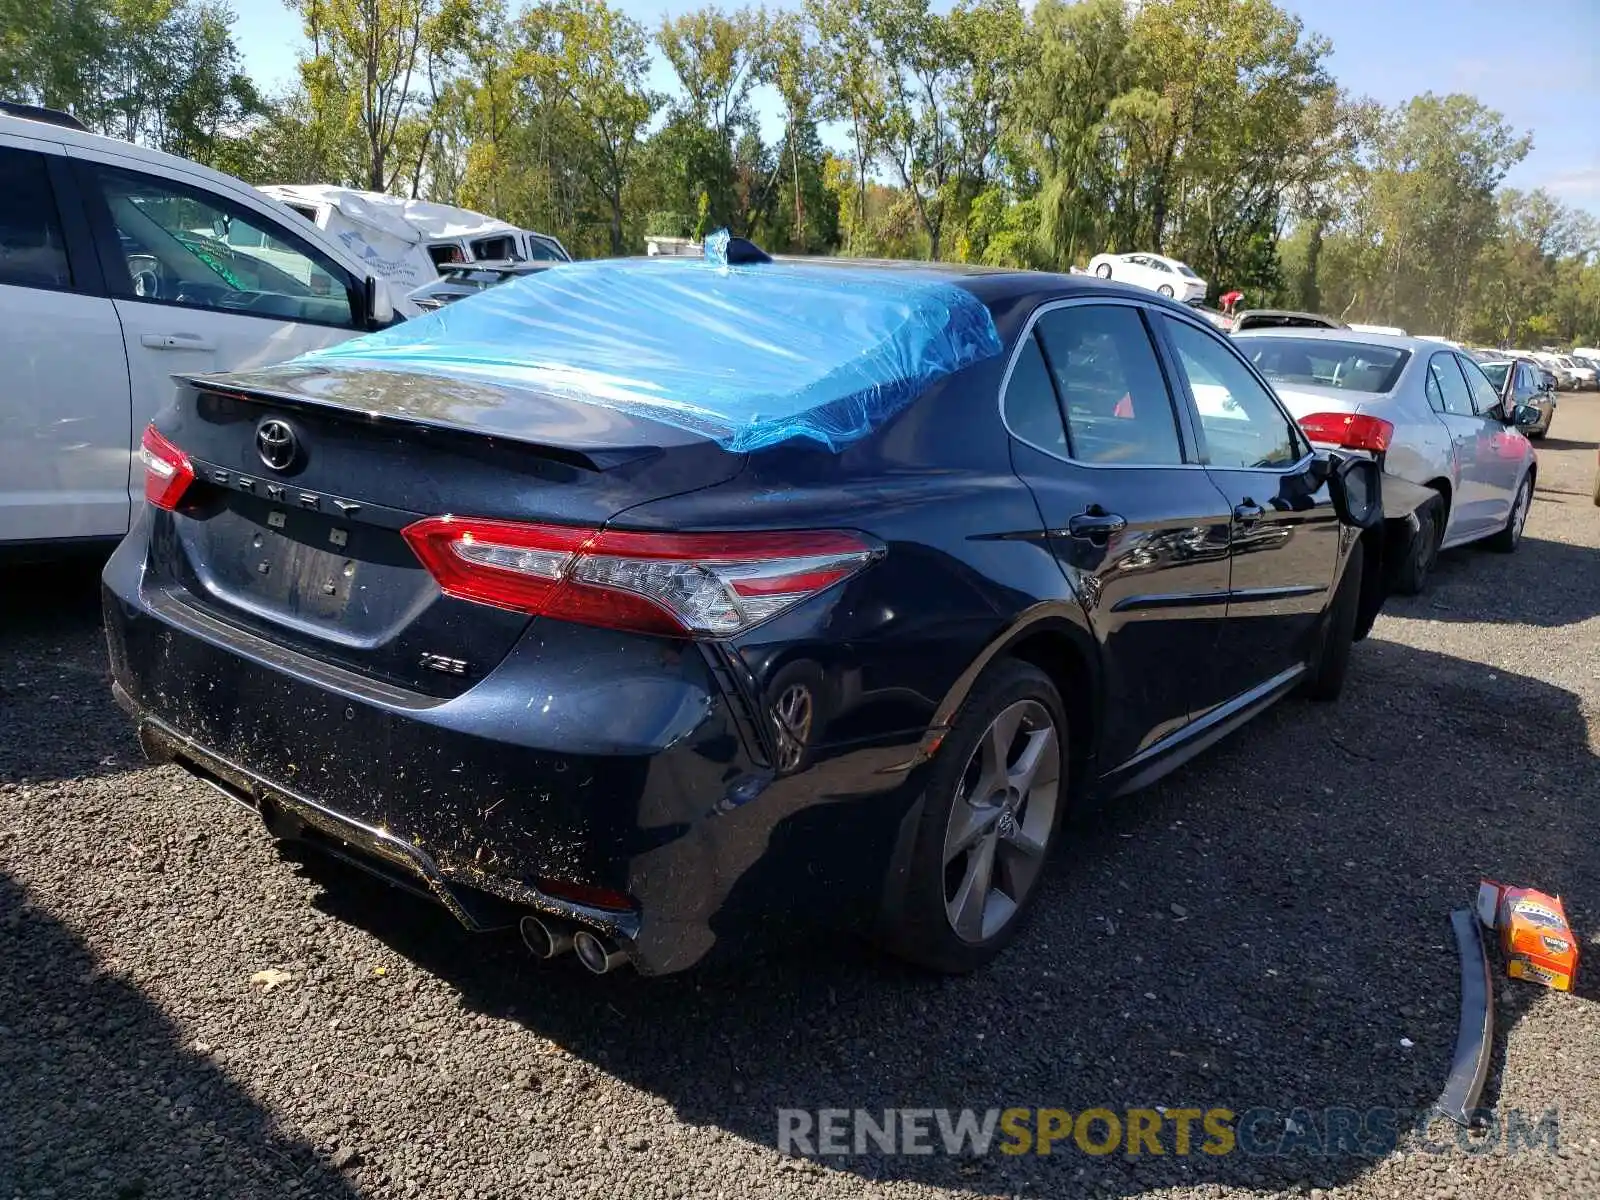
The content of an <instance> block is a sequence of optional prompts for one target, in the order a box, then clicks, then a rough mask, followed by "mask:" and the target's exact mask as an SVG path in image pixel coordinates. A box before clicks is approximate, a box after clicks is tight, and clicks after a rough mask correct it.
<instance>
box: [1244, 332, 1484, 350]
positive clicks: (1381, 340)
mask: <svg viewBox="0 0 1600 1200" xmlns="http://www.w3.org/2000/svg"><path fill="white" fill-rule="evenodd" d="M1233 336H1234V337H1235V338H1282V337H1290V338H1311V339H1314V340H1316V341H1321V342H1358V343H1360V344H1362V345H1366V346H1391V347H1393V348H1394V349H1396V350H1410V351H1411V352H1412V353H1414V354H1420V353H1422V352H1423V351H1436V350H1442V351H1453V350H1454V349H1455V347H1453V346H1446V345H1445V344H1444V343H1443V342H1430V341H1428V340H1427V339H1426V338H1417V337H1397V336H1396V335H1395V334H1392V333H1363V332H1362V331H1361V330H1359V329H1283V328H1276V329H1245V330H1241V331H1240V332H1238V333H1236V334H1234V335H1233Z"/></svg>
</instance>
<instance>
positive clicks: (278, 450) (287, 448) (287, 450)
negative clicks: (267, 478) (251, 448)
mask: <svg viewBox="0 0 1600 1200" xmlns="http://www.w3.org/2000/svg"><path fill="white" fill-rule="evenodd" d="M256 453H257V454H259V455H260V456H261V461H262V462H264V463H266V464H267V466H269V467H271V468H272V469H273V470H274V471H287V470H288V469H289V468H290V467H292V466H294V460H295V459H296V458H298V457H299V456H300V440H299V439H298V438H297V437H295V435H294V430H293V429H291V428H290V427H289V423H288V422H287V421H282V420H279V419H278V418H277V417H268V418H267V419H266V420H264V421H262V422H261V424H259V425H257V426H256Z"/></svg>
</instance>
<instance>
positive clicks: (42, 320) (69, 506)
mask: <svg viewBox="0 0 1600 1200" xmlns="http://www.w3.org/2000/svg"><path fill="white" fill-rule="evenodd" d="M18 112H25V113H27V114H28V115H26V116H19V115H8V113H9V114H16V113H18ZM0 181H4V186H3V187H0V554H5V555H6V556H8V557H15V556H17V554H18V553H19V552H20V553H21V554H22V555H26V556H29V557H46V556H53V555H55V554H57V553H60V552H63V551H66V550H70V549H71V548H72V547H73V546H74V545H83V546H93V545H96V544H99V543H105V542H111V541H114V540H116V539H118V538H121V537H122V536H123V534H125V533H127V531H128V523H129V519H130V516H131V514H132V513H133V511H134V507H133V506H134V503H135V497H136V496H138V497H140V498H142V496H143V491H144V469H143V467H141V466H138V465H137V460H136V459H135V457H134V454H135V452H136V451H137V449H138V447H139V443H140V439H141V437H142V436H143V433H144V427H145V425H146V424H147V423H148V422H149V421H150V418H151V417H152V416H154V415H155V413H156V411H157V410H158V409H160V408H162V407H163V406H165V405H166V404H168V403H169V402H170V401H171V399H172V395H173V384H172V376H173V375H175V374H182V375H194V374H204V373H207V372H211V371H236V370H244V369H247V368H251V367H262V366H267V365H269V364H271V363H275V362H280V361H282V360H283V359H286V358H292V357H294V356H295V355H297V354H300V353H302V352H304V351H307V350H315V349H318V348H320V347H323V346H329V345H332V344H333V343H335V342H341V341H344V340H345V339H347V338H351V337H354V336H356V335H357V334H360V333H364V332H366V331H368V330H370V329H375V328H378V327H380V326H383V325H387V324H389V323H390V322H391V321H393V320H394V319H395V317H396V314H397V313H398V314H400V315H406V316H409V315H414V314H416V313H417V312H418V311H419V310H418V309H417V308H416V306H415V305H413V304H412V303H411V302H410V301H409V300H408V299H406V297H405V295H404V293H403V292H397V291H395V290H392V287H391V285H390V284H389V283H387V282H386V281H385V280H383V279H381V278H379V277H376V276H374V275H373V274H372V273H370V272H369V271H367V270H366V269H365V268H364V267H363V265H362V263H361V261H360V260H359V259H358V258H356V257H355V256H354V255H352V254H350V253H349V252H348V251H346V250H345V249H344V247H343V246H341V245H340V244H339V243H338V242H336V241H334V240H332V239H330V238H328V237H326V236H325V235H324V234H323V233H322V232H320V231H319V230H316V229H313V228H311V227H310V226H308V225H306V223H305V222H304V221H302V220H301V219H300V218H299V217H297V216H295V215H294V214H293V213H291V212H289V211H288V210H287V209H285V208H283V207H282V206H281V205H279V204H278V203H277V202H276V201H274V200H271V199H268V198H267V197H266V196H263V195H262V194H261V193H260V192H258V191H256V189H255V188H253V187H250V186H249V185H248V184H245V183H243V182H241V181H240V180H237V179H234V178H232V177H231V176H228V175H224V174H222V173H220V172H218V171H213V170H211V169H209V168H207V167H202V166H200V165H199V164H198V163H192V162H189V161H187V160H186V159H182V158H177V157H175V156H173V155H170V154H161V153H159V152H157V151H154V150H148V149H145V148H144V147H142V146H135V145H132V144H130V143H128V142H122V141H117V140H116V139H114V138H107V137H100V136H99V135H97V134H92V133H89V132H87V131H85V130H84V129H83V128H82V126H81V125H78V123H77V122H76V121H74V120H73V119H72V118H71V117H67V116H64V115H63V114H59V113H52V112H50V111H49V110H44V109H25V108H23V107H22V106H12V107H11V108H9V109H8V110H7V113H0Z"/></svg>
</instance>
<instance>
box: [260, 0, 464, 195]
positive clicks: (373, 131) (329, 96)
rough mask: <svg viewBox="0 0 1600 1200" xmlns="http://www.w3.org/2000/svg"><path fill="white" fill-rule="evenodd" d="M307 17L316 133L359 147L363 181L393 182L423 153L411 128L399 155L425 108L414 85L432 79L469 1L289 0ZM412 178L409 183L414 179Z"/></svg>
mask: <svg viewBox="0 0 1600 1200" xmlns="http://www.w3.org/2000/svg"><path fill="white" fill-rule="evenodd" d="M291 3H292V4H293V6H294V7H295V9H296V10H297V11H298V12H299V13H300V16H301V19H302V20H303V22H304V24H305V32H306V37H307V38H308V39H310V42H311V47H310V51H309V53H307V54H305V55H303V56H302V58H301V60H300V75H301V79H302V81H303V83H304V86H305V90H306V94H307V97H308V98H309V101H310V107H311V110H312V113H313V114H314V116H313V120H314V121H315V122H317V123H318V124H319V125H321V127H322V128H321V129H320V130H318V131H317V136H318V137H320V138H322V139H324V140H330V141H333V142H335V143H338V142H343V143H345V152H346V153H347V154H348V153H350V152H351V149H350V147H349V143H350V142H351V141H352V140H354V141H356V142H358V144H359V147H360V163H359V167H360V174H361V182H362V183H363V184H364V185H365V186H366V187H368V188H370V189H372V190H373V191H378V192H386V191H389V190H391V189H392V188H393V187H394V186H395V182H396V180H397V179H398V178H399V177H400V173H401V172H402V171H403V170H405V168H406V167H407V166H409V165H411V164H412V163H413V162H415V161H416V160H417V159H418V158H420V157H421V155H422V154H423V153H425V152H426V141H427V139H426V138H424V137H421V136H420V131H419V130H416V129H413V130H412V131H411V138H410V139H409V140H410V141H412V142H414V143H420V144H419V145H414V146H410V147H407V149H409V150H411V151H412V154H411V155H410V156H409V157H410V162H408V161H407V158H408V156H406V155H401V154H397V153H396V151H397V148H398V147H400V146H401V144H402V140H403V138H402V135H403V132H404V131H405V129H406V122H407V119H408V118H411V117H415V116H417V115H418V114H419V113H421V112H423V111H425V107H426V104H425V101H424V98H423V97H422V96H421V94H420V93H419V92H418V91H416V90H415V89H416V88H417V86H418V85H419V84H420V83H422V82H423V80H424V79H425V78H426V79H430V80H431V79H434V76H435V73H436V71H437V70H438V69H439V68H440V67H441V66H442V63H441V61H440V60H442V59H444V58H446V57H447V56H448V55H449V53H450V51H451V50H452V49H453V46H454V42H455V40H456V38H457V37H459V36H460V31H462V30H464V28H465V27H466V25H467V23H468V15H467V4H468V0H291ZM419 182H420V181H419V180H415V179H414V182H413V186H415V185H416V183H419Z"/></svg>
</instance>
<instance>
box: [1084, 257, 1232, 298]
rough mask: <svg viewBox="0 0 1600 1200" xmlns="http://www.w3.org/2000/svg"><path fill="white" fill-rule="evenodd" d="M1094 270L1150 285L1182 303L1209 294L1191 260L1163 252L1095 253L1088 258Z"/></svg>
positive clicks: (1128, 281) (1095, 272) (1107, 275)
mask: <svg viewBox="0 0 1600 1200" xmlns="http://www.w3.org/2000/svg"><path fill="white" fill-rule="evenodd" d="M1089 270H1090V272H1091V273H1093V274H1095V275H1098V276H1100V278H1101V279H1115V280H1117V281H1118V282H1120V283H1131V284H1133V285H1134V286H1135V287H1142V288H1149V289H1150V290H1151V291H1152V292H1159V293H1160V294H1161V295H1163V296H1170V297H1171V298H1172V299H1174V300H1177V301H1179V302H1180V303H1183V304H1188V303H1190V302H1192V301H1195V300H1204V299H1205V298H1206V281H1205V280H1204V279H1201V278H1200V276H1198V275H1196V274H1195V273H1194V272H1193V271H1192V270H1190V269H1189V266H1188V264H1186V263H1181V262H1179V261H1178V260H1177V259H1175V258H1166V257H1164V256H1163V255H1160V254H1096V255H1095V256H1094V257H1093V258H1091V259H1090V260H1089Z"/></svg>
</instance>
